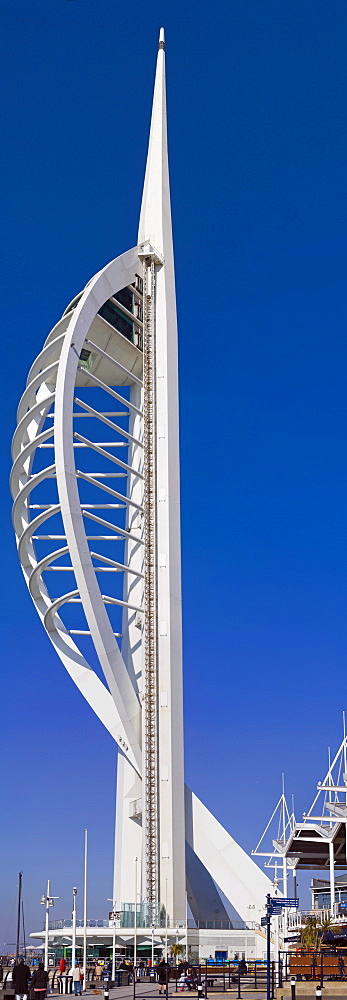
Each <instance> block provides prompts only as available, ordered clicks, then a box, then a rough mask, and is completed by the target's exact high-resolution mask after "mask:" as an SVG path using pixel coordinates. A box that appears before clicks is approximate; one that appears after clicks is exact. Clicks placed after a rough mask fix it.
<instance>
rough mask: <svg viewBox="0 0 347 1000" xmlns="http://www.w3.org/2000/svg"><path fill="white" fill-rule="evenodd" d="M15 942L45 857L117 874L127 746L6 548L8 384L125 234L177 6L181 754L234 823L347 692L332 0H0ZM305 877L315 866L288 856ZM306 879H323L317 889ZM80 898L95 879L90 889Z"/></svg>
mask: <svg viewBox="0 0 347 1000" xmlns="http://www.w3.org/2000/svg"><path fill="white" fill-rule="evenodd" d="M0 15H1V43H0V44H1V49H2V52H1V59H0V73H1V75H2V77H3V80H2V93H3V100H2V110H1V117H2V122H1V131H2V136H3V151H2V155H1V161H0V171H1V175H2V176H1V197H2V208H1V222H2V230H3V246H4V250H5V255H4V260H3V263H2V268H1V300H2V313H3V315H2V329H3V334H2V336H3V348H2V377H3V390H2V391H3V414H2V434H1V444H2V447H3V457H2V461H1V474H2V475H3V484H2V498H3V499H2V515H3V527H2V567H3V572H2V574H1V580H2V599H1V613H2V619H3V620H2V631H1V635H2V643H3V652H2V663H3V678H2V689H1V693H2V699H1V705H2V711H1V739H2V743H3V754H2V760H3V765H2V789H1V799H0V801H1V837H2V838H3V841H4V842H3V845H2V848H1V855H2V859H3V866H2V874H1V912H0V918H1V919H0V944H1V947H0V951H1V949H2V947H3V946H2V942H3V941H13V940H14V918H13V917H12V918H11V911H12V906H13V899H14V895H15V886H16V879H17V872H18V870H20V869H23V871H24V887H25V902H26V913H27V929H28V930H30V929H33V928H34V927H37V926H38V924H39V923H40V920H41V918H42V911H40V907H39V906H38V905H37V901H38V900H39V899H40V897H41V894H42V892H43V890H44V888H45V880H46V879H47V877H48V876H49V877H50V878H51V880H52V891H53V892H54V894H56V895H59V896H60V897H61V899H60V902H59V904H58V906H57V908H56V916H57V917H58V916H63V915H65V916H68V915H69V914H70V895H71V888H72V886H73V885H75V884H76V885H77V886H78V887H80V888H82V850H83V830H84V827H88V828H89V831H90V906H89V915H90V916H104V915H105V913H106V910H107V907H108V904H107V902H106V900H107V897H108V896H110V895H111V891H112V842H113V812H114V779H115V758H116V753H115V749H114V746H113V745H112V742H111V739H110V738H109V737H108V736H107V734H106V733H105V732H104V731H103V729H102V727H101V724H99V723H98V722H97V720H96V719H95V718H94V717H93V715H92V713H91V711H90V710H89V709H88V707H87V706H86V705H85V704H84V702H83V700H82V698H81V697H80V696H79V694H78V692H77V690H75V689H74V687H73V684H72V682H71V681H70V680H69V678H68V676H67V674H65V672H64V668H63V666H62V664H61V663H60V661H59V660H58V659H57V657H56V655H55V653H54V651H53V649H52V647H51V645H50V643H49V641H48V639H46V637H45V635H44V633H43V630H42V627H41V624H40V622H39V619H38V617H37V615H36V612H35V610H34V607H33V605H32V603H31V600H30V597H29V595H28V593H27V590H26V587H25V584H24V581H23V579H22V576H21V572H20V569H19V565H18V561H17V556H16V551H15V544H14V539H13V535H12V530H11V522H10V498H9V491H8V485H7V480H8V472H9V467H10V457H9V456H10V440H11V435H12V432H13V429H14V426H15V412H16V406H17V402H18V400H19V397H20V395H21V394H22V391H23V389H24V384H25V379H26V375H27V372H28V369H29V367H30V364H31V362H32V360H33V359H34V357H35V356H36V354H37V353H38V351H39V350H40V347H41V345H42V343H43V341H44V338H45V337H46V335H47V333H48V331H49V330H50V328H51V327H52V326H53V325H54V323H55V322H56V321H57V319H58V318H59V317H60V315H61V312H62V310H63V309H64V308H65V306H66V304H67V303H68V302H69V301H70V300H71V298H72V297H73V295H74V294H75V293H77V292H78V291H79V290H80V289H81V288H82V287H83V286H84V284H85V283H86V281H88V280H89V278H90V277H91V276H92V275H93V274H94V273H95V272H96V271H97V270H99V269H100V267H102V266H103V265H104V264H105V263H107V261H108V260H110V259H112V258H113V257H115V256H116V255H117V254H119V253H121V252H123V251H124V250H126V249H127V248H128V247H130V246H133V245H134V243H135V241H136V233H137V221H138V212H139V205H140V196H141V188H142V182H143V174H144V167H145V156H146V146H147V138H148V128H149V116H150V107H151V99H152V86H153V76H154V68H155V59H156V48H157V36H158V31H159V28H160V26H161V25H162V24H163V25H164V27H165V29H166V40H167V81H168V115H169V144H170V145H169V152H170V163H171V188H172V206H173V220H174V238H175V252H176V271H177V297H178V313H179V329H180V394H181V472H182V556H183V614H184V672H185V674H184V676H185V727H186V728H185V737H186V772H187V780H188V782H189V783H190V784H191V785H192V786H193V788H194V789H195V790H196V791H197V793H198V794H199V795H200V797H201V798H202V799H203V801H205V802H206V804H207V805H208V806H209V807H211V808H212V810H213V811H214V812H215V814H216V815H217V816H218V818H219V819H220V820H221V821H222V822H223V823H224V824H225V825H226V827H227V828H228V829H229V830H230V831H231V832H232V833H233V835H234V836H235V837H236V839H238V840H239V842H240V843H241V844H242V845H243V846H244V847H245V848H246V849H247V850H251V848H252V847H253V846H254V845H255V843H256V842H257V840H258V837H259V835H260V833H261V831H262V828H263V827H264V825H265V823H266V821H267V819H268V817H269V814H270V812H271V810H272V808H273V806H274V803H275V800H276V798H277V797H278V796H279V794H280V783H281V772H282V770H283V771H284V772H285V775H286V788H287V791H288V793H289V795H290V793H291V792H292V791H294V793H295V801H296V809H297V813H298V815H301V813H302V810H303V809H306V808H307V807H308V806H309V804H310V801H311V798H313V794H314V790H315V785H316V782H317V780H318V779H319V778H320V777H322V775H323V772H324V768H325V762H326V748H327V745H328V744H330V745H331V746H332V747H333V748H334V747H335V746H336V745H337V744H338V742H339V740H340V733H341V725H340V719H341V710H342V708H344V707H345V706H346V697H345V662H346V610H345V609H346V515H345V509H346V447H345V416H346V413H345V411H346V387H345V379H346V376H345V364H346V334H345V330H346V256H347V241H346V229H347V203H346V174H347V162H346V160H347V142H346V113H347V107H346V103H347V101H346V90H347V87H346V84H347V80H346V47H347V7H346V3H345V0H324V2H322V0H304V2H302V0H281V2H280V3H278V2H277V0H262V2H261V3H260V2H259V0H221V2H220V3H219V4H214V5H211V4H210V3H206V2H205V0H202V2H201V0H200V2H197V0H193V2H191V3H189V4H188V3H186V2H183V0H175V2H173V0H152V2H151V3H150V4H147V5H146V7H145V8H144V7H143V4H141V3H140V2H129V0H128V2H127V3H120V2H117V0H1V10H0ZM299 889H300V879H299ZM302 901H303V902H304V903H306V905H307V904H308V896H306V897H305V898H303V900H302ZM79 906H80V915H81V899H80V903H79Z"/></svg>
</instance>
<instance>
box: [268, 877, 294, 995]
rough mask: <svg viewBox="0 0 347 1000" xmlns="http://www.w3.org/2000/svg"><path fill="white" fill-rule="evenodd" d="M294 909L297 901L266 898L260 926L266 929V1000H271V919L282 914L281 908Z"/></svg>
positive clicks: (279, 897)
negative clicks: (264, 912)
mask: <svg viewBox="0 0 347 1000" xmlns="http://www.w3.org/2000/svg"><path fill="white" fill-rule="evenodd" d="M285 906H288V907H295V909H297V908H298V906H299V900H298V899H289V898H288V897H286V898H285V899H281V896H270V893H269V892H268V894H267V897H266V917H262V918H261V926H262V927H266V1000H271V975H270V959H271V941H270V934H271V917H277V916H279V915H280V914H281V913H282V909H283V907H285ZM286 940H289V939H288V938H287V939H286Z"/></svg>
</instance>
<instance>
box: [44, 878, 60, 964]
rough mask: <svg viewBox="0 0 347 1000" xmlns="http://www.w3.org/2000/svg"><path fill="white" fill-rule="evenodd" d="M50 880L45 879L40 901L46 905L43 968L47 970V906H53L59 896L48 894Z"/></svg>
mask: <svg viewBox="0 0 347 1000" xmlns="http://www.w3.org/2000/svg"><path fill="white" fill-rule="evenodd" d="M49 890H50V881H49V879H48V880H47V893H46V895H43V896H42V898H41V900H40V903H41V905H42V906H45V907H46V919H45V969H46V971H48V920H49V907H50V906H54V900H55V899H59V896H50V892H49Z"/></svg>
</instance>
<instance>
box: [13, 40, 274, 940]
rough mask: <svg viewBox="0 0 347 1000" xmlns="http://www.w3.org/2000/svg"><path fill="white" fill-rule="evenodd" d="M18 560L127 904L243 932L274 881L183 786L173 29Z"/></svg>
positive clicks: (55, 368)
mask: <svg viewBox="0 0 347 1000" xmlns="http://www.w3.org/2000/svg"><path fill="white" fill-rule="evenodd" d="M11 491H12V495H13V500H14V505H13V524H14V529H15V533H16V539H17V546H18V555H19V559H20V562H21V566H22V570H23V574H24V577H25V580H26V582H27V585H28V588H29V591H30V594H31V597H32V599H33V601H34V603H35V606H36V609H37V611H38V614H39V617H40V618H41V621H42V624H43V626H44V628H45V629H46V632H47V634H48V636H49V638H50V640H51V642H52V644H53V646H54V648H55V650H56V652H57V653H58V655H59V657H60V659H61V661H62V663H63V664H64V666H65V668H66V669H67V671H68V672H69V674H70V676H71V678H72V679H73V681H74V682H75V684H76V685H77V687H78V688H79V690H80V692H81V694H83V696H84V697H85V698H86V700H87V701H88V703H89V704H90V705H91V707H92V708H93V710H94V711H95V713H96V714H97V716H98V717H99V719H100V720H101V722H102V723H103V724H104V726H105V727H106V729H107V730H108V731H109V732H110V733H111V735H112V737H113V738H114V740H115V741H116V743H117V745H118V749H119V755H118V773H117V806H116V844H115V875H114V878H115V884H114V898H115V899H117V900H118V901H119V903H120V905H121V904H122V901H124V902H128V901H129V900H133V899H134V859H135V858H136V859H138V863H137V865H136V871H137V879H138V883H137V885H136V893H137V894H138V898H139V899H141V902H142V904H143V906H144V907H145V908H146V909H147V913H148V924H149V925H150V924H151V923H152V922H153V921H155V920H156V919H157V915H158V913H159V912H160V910H162V908H163V907H164V908H165V911H166V913H167V914H168V915H169V917H170V920H171V921H176V920H177V921H178V920H182V919H184V916H185V913H186V889H187V891H188V899H189V904H190V908H191V911H192V913H193V916H194V917H195V918H196V920H209V919H211V918H212V919H215V918H216V913H217V914H218V919H222V920H223V919H224V918H226V919H227V917H228V915H227V913H226V910H225V907H224V904H223V902H222V898H221V896H220V894H219V891H218V886H219V887H220V889H221V890H222V891H223V892H224V893H225V894H226V896H227V897H228V898H229V899H230V901H231V903H232V904H233V906H234V907H235V909H236V910H237V911H238V913H239V914H240V916H241V918H242V919H244V920H246V919H247V916H248V912H249V906H250V905H251V906H252V905H255V906H257V908H258V911H260V910H261V908H262V907H263V906H264V901H265V895H266V893H267V892H269V891H270V889H271V883H270V881H269V879H268V878H267V877H266V876H265V875H264V874H263V872H261V871H260V869H259V868H258V867H257V865H256V864H255V863H254V862H253V861H252V860H251V859H250V858H249V857H248V856H247V855H246V854H245V852H244V851H243V850H242V849H241V848H240V847H239V846H238V845H237V844H236V843H235V841H234V840H233V839H232V838H231V836H230V835H229V834H228V833H227V832H226V831H225V830H223V828H222V827H221V825H220V824H219V823H218V821H217V820H216V819H214V817H213V816H212V815H211V813H210V812H209V811H208V809H207V808H206V807H205V806H203V805H202V803H201V802H200V801H199V800H198V798H197V797H196V796H195V795H194V794H193V793H192V792H191V791H190V790H189V789H188V788H187V787H185V785H184V756H183V697H182V626H181V564H180V497H179V439H178V364H177V321H176V296H175V278H174V258H173V245H172V228H171V209H170V191H169V171H168V155H167V129H166V98H165V42H164V32H163V31H162V30H161V32H160V38H159V50H158V57H157V68H156V77H155V88H154V98H153V108H152V120H151V129H150V139H149V148H148V157H147V166H146V174H145V183H144V189H143V198H142V206H141V213H140V222H139V232H138V244H137V246H136V247H134V248H133V249H131V250H127V251H126V252H125V253H123V254H122V255H121V256H120V257H117V258H116V259H115V260H113V261H111V263H110V264H108V265H107V266H106V267H104V268H102V270H101V271H99V272H98V273H97V274H96V275H95V276H94V277H93V278H92V279H91V280H90V281H89V282H88V284H87V285H86V287H85V288H84V290H83V291H81V292H80V293H79V294H78V295H76V297H75V298H74V299H73V300H72V302H71V303H70V304H69V305H68V306H67V308H66V309H65V312H64V313H63V316H62V317H61V319H60V320H59V322H58V323H57V324H56V326H55V327H54V328H53V330H52V331H51V332H50V334H49V335H48V337H47V339H46V341H45V343H44V345H43V348H42V350H41V352H40V353H39V354H38V356H37V358H36V359H35V361H34V363H33V365H32V367H31V370H30V372H29V375H28V379H27V385H26V388H25V391H24V393H23V396H22V398H21V400H20V403H19V407H18V422H17V428H16V431H15V434H14V438H13V467H12V472H11Z"/></svg>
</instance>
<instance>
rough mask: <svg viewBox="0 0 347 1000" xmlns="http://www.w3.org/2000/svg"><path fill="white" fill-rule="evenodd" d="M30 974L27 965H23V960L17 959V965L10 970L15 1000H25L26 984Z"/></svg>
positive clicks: (26, 994)
mask: <svg viewBox="0 0 347 1000" xmlns="http://www.w3.org/2000/svg"><path fill="white" fill-rule="evenodd" d="M30 977H31V972H30V969H29V966H28V965H25V964H24V958H19V959H18V965H15V966H14V968H13V969H12V982H13V987H14V991H15V994H16V1000H20V998H21V1000H27V996H28V983H29V979H30Z"/></svg>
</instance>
